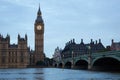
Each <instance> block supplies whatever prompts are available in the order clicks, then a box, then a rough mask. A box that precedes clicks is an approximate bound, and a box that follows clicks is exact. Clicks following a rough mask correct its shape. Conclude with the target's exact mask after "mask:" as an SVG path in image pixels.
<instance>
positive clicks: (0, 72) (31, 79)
mask: <svg viewBox="0 0 120 80" xmlns="http://www.w3.org/2000/svg"><path fill="white" fill-rule="evenodd" d="M0 80H120V73H107V72H97V71H86V70H70V69H64V70H63V69H57V68H25V69H0Z"/></svg>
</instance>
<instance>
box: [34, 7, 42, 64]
mask: <svg viewBox="0 0 120 80" xmlns="http://www.w3.org/2000/svg"><path fill="white" fill-rule="evenodd" d="M34 32H35V63H37V62H38V61H44V22H43V19H42V14H41V10H40V6H39V9H38V12H37V19H36V20H35V24H34Z"/></svg>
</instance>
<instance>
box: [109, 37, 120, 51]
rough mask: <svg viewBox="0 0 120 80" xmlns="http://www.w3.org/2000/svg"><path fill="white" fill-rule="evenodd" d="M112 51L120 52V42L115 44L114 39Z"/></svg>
mask: <svg viewBox="0 0 120 80" xmlns="http://www.w3.org/2000/svg"><path fill="white" fill-rule="evenodd" d="M111 50H112V51H119V50H120V42H114V40H113V39H112V43H111Z"/></svg>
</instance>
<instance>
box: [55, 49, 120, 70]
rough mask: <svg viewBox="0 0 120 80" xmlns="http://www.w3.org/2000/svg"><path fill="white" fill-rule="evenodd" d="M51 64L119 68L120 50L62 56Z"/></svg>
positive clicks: (63, 66)
mask: <svg viewBox="0 0 120 80" xmlns="http://www.w3.org/2000/svg"><path fill="white" fill-rule="evenodd" d="M53 65H54V66H55V67H59V68H79V69H93V70H94V69H100V70H104V69H108V70H109V69H111V70H114V69H115V70H120V51H107V52H99V53H91V54H84V55H79V56H76V57H74V56H72V57H71V58H66V59H64V58H63V59H62V60H61V61H59V62H55V63H54V64H53Z"/></svg>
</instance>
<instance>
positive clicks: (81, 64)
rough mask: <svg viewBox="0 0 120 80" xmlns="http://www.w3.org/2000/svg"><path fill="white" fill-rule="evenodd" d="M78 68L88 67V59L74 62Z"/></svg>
mask: <svg viewBox="0 0 120 80" xmlns="http://www.w3.org/2000/svg"><path fill="white" fill-rule="evenodd" d="M74 68H76V69H88V61H86V60H77V61H76V62H75V64H74Z"/></svg>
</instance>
